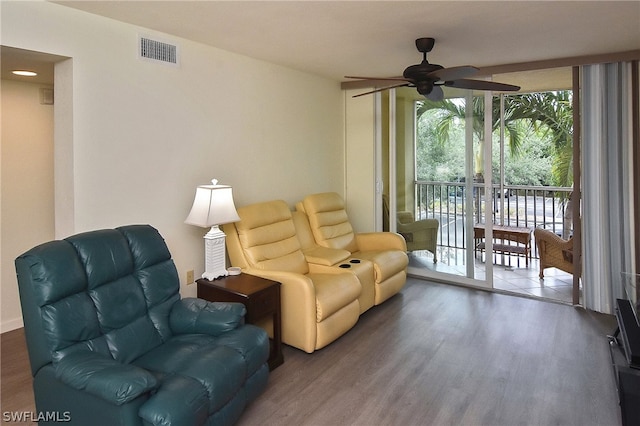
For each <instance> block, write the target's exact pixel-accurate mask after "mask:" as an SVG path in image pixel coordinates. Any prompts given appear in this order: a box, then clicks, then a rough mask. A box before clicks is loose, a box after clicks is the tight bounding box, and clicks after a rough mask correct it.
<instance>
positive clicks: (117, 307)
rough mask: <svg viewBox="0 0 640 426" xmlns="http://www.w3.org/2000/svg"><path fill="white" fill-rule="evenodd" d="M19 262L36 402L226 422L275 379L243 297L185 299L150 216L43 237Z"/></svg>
mask: <svg viewBox="0 0 640 426" xmlns="http://www.w3.org/2000/svg"><path fill="white" fill-rule="evenodd" d="M16 271H17V274H18V284H19V288H20V300H21V303H22V311H23V319H24V325H25V334H26V337H27V346H28V349H29V358H30V363H31V370H32V374H33V377H34V383H33V386H34V394H35V400H36V408H37V410H38V411H39V412H47V413H53V412H55V413H59V415H58V418H62V416H63V413H67V414H68V417H70V420H71V423H72V424H82V425H86V424H91V425H99V424H105V425H116V424H122V425H130V424H131V425H142V424H149V425H150V424H153V425H200V424H223V425H224V424H233V423H234V422H235V421H236V420H237V419H238V418H239V416H240V415H241V414H242V411H243V410H244V408H245V407H246V405H247V404H248V403H250V402H251V401H252V400H253V399H255V398H256V397H257V396H258V395H259V394H260V393H261V392H262V391H263V390H264V388H265V387H266V384H267V380H268V374H269V372H268V371H269V370H268V367H267V363H266V361H267V358H268V356H269V340H268V337H267V335H266V333H265V331H264V330H262V329H260V328H258V327H254V326H252V325H245V324H244V314H245V312H246V311H245V308H244V306H243V305H241V304H233V303H210V302H206V301H204V300H200V299H195V298H185V299H181V298H180V294H179V280H178V274H177V271H176V268H175V265H174V263H173V260H172V259H171V254H170V253H169V250H168V248H167V246H166V244H165V242H164V239H163V238H162V236H161V235H160V234H159V233H158V231H157V230H156V229H154V228H153V227H151V226H149V225H131V226H125V227H120V228H117V229H105V230H99V231H92V232H86V233H83V234H78V235H74V236H72V237H69V238H66V239H64V240H60V241H51V242H49V243H45V244H42V245H40V246H37V247H35V248H33V249H31V250H29V251H28V252H26V253H24V254H23V255H21V256H20V257H18V258H17V259H16ZM50 416H51V415H50ZM52 418H55V416H52Z"/></svg>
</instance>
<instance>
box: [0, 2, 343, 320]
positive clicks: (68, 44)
mask: <svg viewBox="0 0 640 426" xmlns="http://www.w3.org/2000/svg"><path fill="white" fill-rule="evenodd" d="M1 19H2V25H1V39H0V40H1V43H2V44H3V45H6V46H11V47H17V48H23V49H29V50H35V51H40V52H46V53H51V54H57V55H62V56H67V57H70V58H71V60H70V63H69V64H65V66H64V67H63V68H64V69H63V71H62V72H64V73H66V74H65V77H66V80H65V79H63V81H67V82H69V86H70V87H66V88H64V90H65V94H66V95H67V96H69V98H70V100H71V103H72V105H71V106H69V105H66V106H65V108H64V111H63V112H62V113H58V112H56V115H55V120H56V127H60V128H65V129H69V131H68V132H67V133H62V135H59V134H58V133H56V137H57V138H59V139H58V140H56V141H55V150H56V154H55V155H56V164H57V167H61V166H59V165H60V164H62V163H64V166H65V167H72V168H73V175H72V176H73V177H72V181H71V182H66V183H64V184H63V185H64V187H60V185H61V184H59V183H56V189H55V191H56V196H64V197H65V199H68V200H69V202H68V204H72V205H73V207H72V208H70V209H69V211H66V212H64V211H62V210H64V209H56V214H64V215H66V216H67V217H66V218H62V220H61V221H60V223H71V224H73V229H71V225H68V227H69V232H66V233H67V234H68V233H70V232H71V231H73V232H81V231H86V230H91V229H97V228H107V227H114V226H119V225H123V224H130V223H149V224H151V225H153V226H155V227H156V228H158V229H159V231H160V232H161V234H162V235H163V236H164V237H165V239H166V240H167V243H168V245H169V248H170V250H171V252H172V254H173V257H174V260H175V262H176V265H177V267H178V271H179V273H180V276H181V280H182V281H183V282H182V286H183V287H182V293H183V295H185V296H193V295H195V291H196V289H195V286H186V284H185V283H184V280H185V274H186V271H187V270H189V269H195V271H196V275H198V274H200V273H201V272H202V270H203V264H204V261H203V256H204V254H203V251H204V250H203V241H202V236H203V235H204V233H205V232H206V230H204V229H200V228H196V227H193V226H189V225H185V224H184V223H183V221H184V219H185V217H186V215H187V213H188V212H189V209H190V207H191V203H192V201H193V195H194V193H195V187H196V186H197V185H198V184H206V183H208V181H209V180H210V179H211V178H213V177H216V178H218V179H219V180H220V182H221V183H224V184H229V185H231V186H233V190H234V196H235V201H236V205H244V204H248V203H252V202H257V201H263V200H269V199H276V198H280V199H284V200H285V201H287V202H288V203H289V204H290V205H291V206H293V205H294V203H295V202H296V201H298V200H299V199H301V198H302V197H303V196H304V195H305V194H307V193H312V192H320V191H337V192H341V193H342V191H343V188H344V144H343V124H342V123H343V121H342V120H343V112H344V107H343V98H342V92H341V90H340V87H339V83H338V82H335V81H331V80H327V79H323V78H320V77H317V76H313V75H310V74H305V73H302V72H298V71H295V70H291V69H287V68H284V67H280V66H277V65H273V64H269V63H266V62H262V61H258V60H254V59H251V58H248V57H244V56H240V55H236V54H233V53H229V52H226V51H223V50H220V49H216V48H212V47H209V46H205V45H202V44H198V43H194V42H190V41H187V40H184V39H177V38H174V37H172V36H170V35H167V34H157V33H154V32H152V31H150V30H147V29H142V28H139V27H135V26H131V25H128V24H124V23H120V22H117V21H114V20H110V19H105V18H102V17H98V16H94V15H91V14H87V13H84V12H80V11H77V10H73V9H70V8H66V7H64V6H60V5H57V4H52V3H48V2H3V3H2V15H1ZM34 29H37V31H34ZM139 33H143V34H145V35H151V36H155V35H157V36H159V38H162V39H164V40H169V41H172V42H175V43H177V44H179V45H180V49H181V66H180V67H178V68H175V67H171V66H164V65H158V64H154V63H149V62H144V61H140V60H139V59H138V58H137V55H136V46H137V38H138V34H139ZM58 78H59V76H56V91H57V92H58V91H60V90H61V88H60V87H58ZM58 96H59V94H58V93H56V98H58ZM3 120H4V116H3ZM60 139H64V140H60ZM60 150H63V152H66V154H65V155H66V157H65V158H67V159H66V160H65V161H59V157H60V155H61V154H60V152H61V151H60ZM65 150H68V151H65ZM69 155H72V156H73V158H72V159H69V158H68V156H69ZM55 173H56V176H58V173H59V170H56V172H55ZM70 180H71V179H70ZM68 216H73V217H70V218H69V217H68ZM65 219H66V221H65ZM56 223H59V218H56ZM56 231H57V234H59V231H58V230H56ZM65 231H66V230H65ZM61 236H64V235H61ZM47 239H49V237H48V236H45V235H42V241H45V240H47ZM3 240H4V236H3ZM7 244H9V245H11V242H9V243H7ZM3 245H4V241H3ZM0 284H1V285H2V288H3V291H4V289H5V287H6V286H14V285H15V283H14V282H5V280H4V279H3V281H2V283H0ZM3 303H4V302H3ZM13 303H17V301H15V300H14V301H13ZM10 320H11V318H5V313H4V310H3V313H2V321H3V323H4V322H5V321H10Z"/></svg>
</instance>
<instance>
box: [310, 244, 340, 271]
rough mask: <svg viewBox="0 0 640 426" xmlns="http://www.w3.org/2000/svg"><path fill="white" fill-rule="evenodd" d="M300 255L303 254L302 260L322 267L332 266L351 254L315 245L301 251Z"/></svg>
mask: <svg viewBox="0 0 640 426" xmlns="http://www.w3.org/2000/svg"><path fill="white" fill-rule="evenodd" d="M302 253H303V254H304V258H305V259H306V260H307V262H309V263H315V264H316V265H323V266H333V265H335V264H336V263H339V262H342V261H343V260H346V259H348V258H349V256H351V253H350V252H349V251H347V250H341V249H333V248H329V247H322V246H317V245H316V246H313V247H312V248H308V249H304V250H302Z"/></svg>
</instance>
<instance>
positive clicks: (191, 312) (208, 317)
mask: <svg viewBox="0 0 640 426" xmlns="http://www.w3.org/2000/svg"><path fill="white" fill-rule="evenodd" d="M246 312H247V309H246V308H245V306H244V305H243V304H242V303H228V302H207V301H206V300H203V299H197V298H195V297H186V298H184V299H181V300H179V301H177V302H176V303H175V305H173V308H171V313H170V314H169V325H170V326H171V330H172V331H173V332H174V333H175V334H193V333H201V334H208V335H211V336H219V335H221V334H223V333H225V332H227V331H231V330H233V329H235V328H237V327H238V326H239V325H241V324H243V323H244V315H245V314H246Z"/></svg>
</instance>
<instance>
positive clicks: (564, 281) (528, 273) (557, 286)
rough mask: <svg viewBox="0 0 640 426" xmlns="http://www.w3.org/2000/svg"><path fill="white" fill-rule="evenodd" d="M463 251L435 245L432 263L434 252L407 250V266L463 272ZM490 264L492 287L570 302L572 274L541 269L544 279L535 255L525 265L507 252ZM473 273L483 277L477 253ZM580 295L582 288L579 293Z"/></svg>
mask: <svg viewBox="0 0 640 426" xmlns="http://www.w3.org/2000/svg"><path fill="white" fill-rule="evenodd" d="M465 261H466V259H465V255H464V251H463V250H460V249H451V248H445V247H438V262H437V263H435V264H434V263H433V255H432V254H431V253H429V252H427V251H415V252H411V253H409V266H410V267H414V268H426V269H429V270H432V271H438V272H445V273H452V274H455V275H461V276H464V275H466V266H465ZM494 262H495V263H494V265H493V274H494V278H493V286H494V288H496V289H498V290H503V291H507V292H511V293H518V294H522V295H525V296H529V297H532V296H533V297H538V298H543V299H549V300H554V301H558V302H562V303H568V304H572V300H573V297H572V288H573V275H571V274H567V273H566V272H563V271H561V270H559V269H556V268H548V269H546V270H545V271H544V279H542V280H541V279H540V278H539V277H538V273H539V263H538V262H539V261H538V259H536V258H534V259H532V261H531V262H530V263H529V267H527V266H526V264H525V261H524V259H523V258H518V257H516V256H508V255H505V256H503V255H496V256H495V257H494ZM475 275H476V277H477V278H479V279H484V276H485V263H484V255H480V254H478V256H477V257H476V263H475ZM580 293H581V294H580V295H581V296H582V291H581V292H580Z"/></svg>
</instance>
